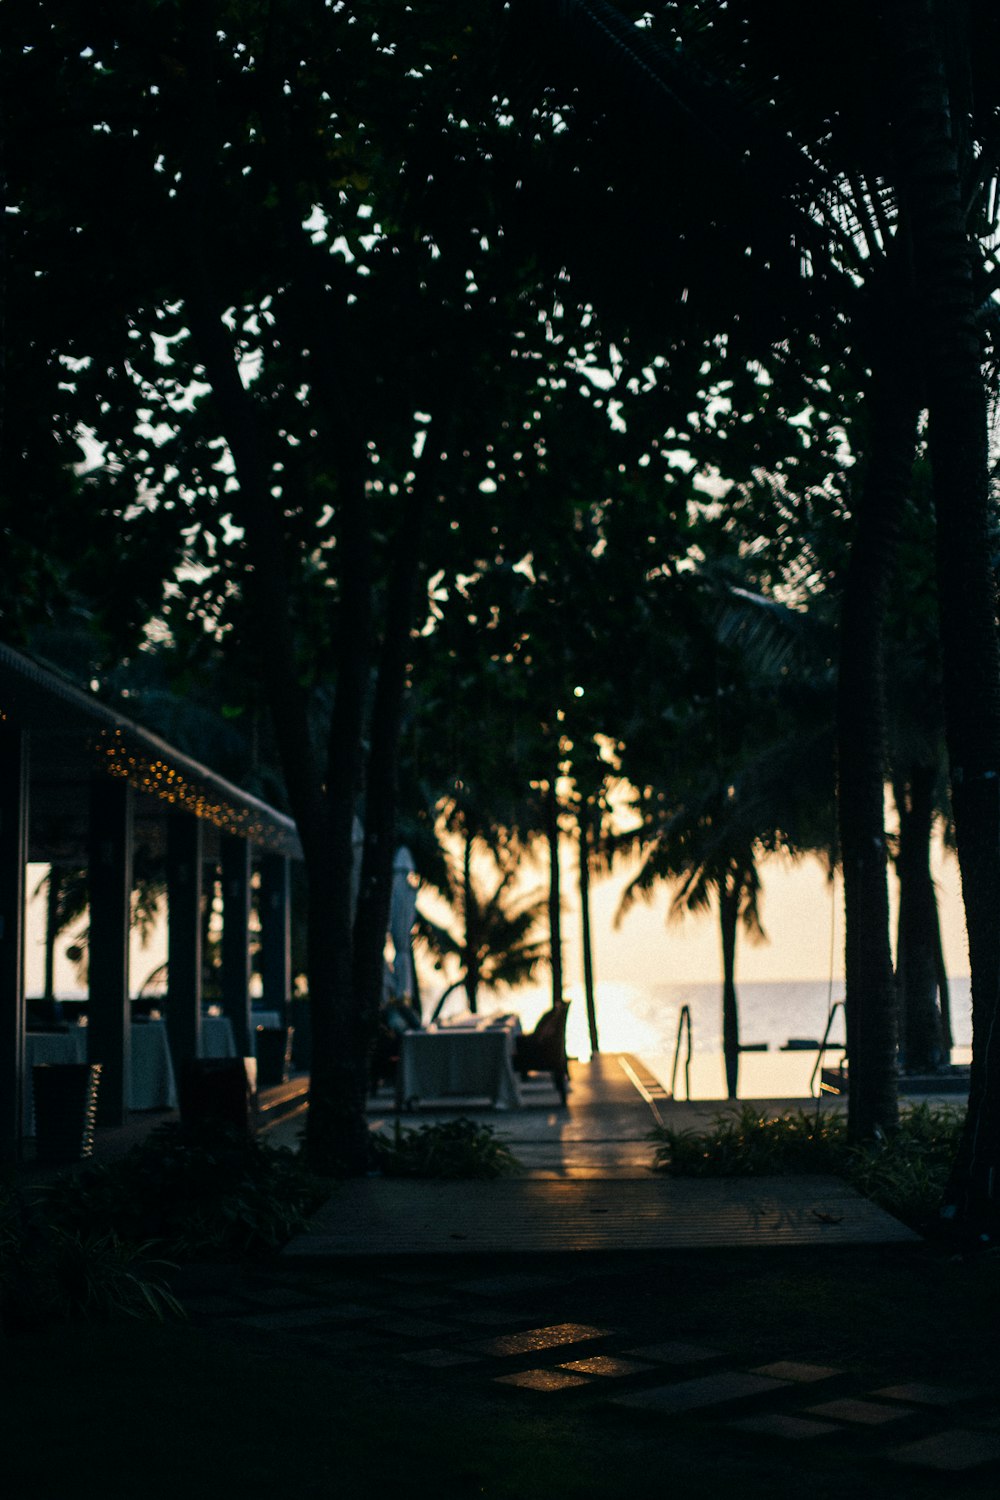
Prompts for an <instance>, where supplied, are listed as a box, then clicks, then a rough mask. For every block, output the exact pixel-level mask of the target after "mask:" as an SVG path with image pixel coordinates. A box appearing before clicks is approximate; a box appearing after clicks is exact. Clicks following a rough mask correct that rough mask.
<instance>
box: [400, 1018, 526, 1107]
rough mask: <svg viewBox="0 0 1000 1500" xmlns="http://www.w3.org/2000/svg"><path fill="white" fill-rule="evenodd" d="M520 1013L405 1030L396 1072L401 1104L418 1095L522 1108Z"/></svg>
mask: <svg viewBox="0 0 1000 1500" xmlns="http://www.w3.org/2000/svg"><path fill="white" fill-rule="evenodd" d="M520 1029H521V1026H520V1022H519V1021H518V1019H517V1017H516V1016H498V1017H482V1018H481V1017H470V1018H465V1019H463V1020H462V1021H460V1022H457V1023H454V1022H453V1023H450V1024H444V1025H441V1026H428V1027H426V1028H425V1029H423V1030H421V1031H404V1032H403V1034H402V1036H401V1037H400V1049H399V1067H398V1069H397V1073H396V1103H397V1106H398V1107H399V1108H403V1107H409V1106H412V1105H413V1104H414V1103H415V1102H416V1101H417V1100H421V1101H424V1102H427V1101H430V1100H442V1101H443V1100H448V1099H488V1100H490V1102H491V1103H492V1104H493V1106H494V1108H495V1109H517V1108H518V1107H519V1105H520V1103H521V1093H520V1090H519V1088H518V1084H517V1074H516V1073H515V1072H514V1063H513V1057H514V1043H515V1040H516V1038H517V1035H518V1033H519V1032H520Z"/></svg>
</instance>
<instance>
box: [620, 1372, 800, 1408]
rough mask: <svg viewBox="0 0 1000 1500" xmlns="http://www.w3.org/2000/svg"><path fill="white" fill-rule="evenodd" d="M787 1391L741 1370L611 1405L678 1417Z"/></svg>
mask: <svg viewBox="0 0 1000 1500" xmlns="http://www.w3.org/2000/svg"><path fill="white" fill-rule="evenodd" d="M787 1389H788V1387H787V1385H786V1384H785V1382H784V1381H781V1380H771V1379H769V1378H768V1377H767V1376H766V1375H748V1374H745V1373H744V1372H743V1371H742V1370H720V1371H719V1372H718V1373H717V1374H715V1375H703V1376H700V1377H699V1378H698V1379H697V1380H679V1381H677V1382H676V1383H675V1384H673V1385H660V1386H655V1387H654V1388H653V1389H652V1390H647V1391H634V1392H632V1393H631V1394H630V1395H628V1396H616V1397H615V1399H614V1401H613V1402H612V1405H614V1406H622V1407H627V1408H628V1409H629V1410H631V1411H648V1412H659V1413H662V1414H663V1415H664V1416H676V1415H679V1414H681V1413H690V1412H697V1411H704V1410H708V1409H710V1408H711V1407H713V1406H723V1405H725V1404H727V1403H728V1402H730V1401H745V1400H747V1399H748V1398H749V1397H754V1396H764V1395H769V1394H771V1393H773V1392H774V1391H779V1390H787Z"/></svg>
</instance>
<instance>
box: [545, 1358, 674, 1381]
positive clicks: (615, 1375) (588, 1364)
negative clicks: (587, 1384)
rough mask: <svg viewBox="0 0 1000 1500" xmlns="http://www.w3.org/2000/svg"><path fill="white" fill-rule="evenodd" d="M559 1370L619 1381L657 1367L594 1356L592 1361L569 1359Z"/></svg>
mask: <svg viewBox="0 0 1000 1500" xmlns="http://www.w3.org/2000/svg"><path fill="white" fill-rule="evenodd" d="M559 1368H560V1369H561V1370H572V1371H573V1372H574V1373H578V1374H580V1375H601V1376H607V1377H608V1378H609V1379H612V1380H617V1379H620V1378H621V1377H622V1376H625V1375H639V1374H642V1373H644V1372H645V1371H647V1370H653V1369H655V1368H656V1366H655V1365H650V1364H644V1363H643V1361H642V1360H638V1359H621V1358H620V1357H619V1356H618V1355H615V1354H594V1355H592V1356H591V1358H590V1359H568V1360H566V1361H565V1362H564V1363H563V1364H561V1365H560V1366H559Z"/></svg>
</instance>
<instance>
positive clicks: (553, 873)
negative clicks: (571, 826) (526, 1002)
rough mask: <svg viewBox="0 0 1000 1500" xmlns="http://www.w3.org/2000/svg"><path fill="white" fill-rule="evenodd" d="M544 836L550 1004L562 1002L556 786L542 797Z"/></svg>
mask: <svg viewBox="0 0 1000 1500" xmlns="http://www.w3.org/2000/svg"><path fill="white" fill-rule="evenodd" d="M545 836H546V839H547V841H548V846H549V953H550V958H551V964H552V1004H553V1006H555V1005H557V1004H558V1002H559V1001H560V1000H561V999H562V992H563V968H562V888H561V882H560V877H559V803H558V801H557V798H556V788H555V783H554V782H553V783H551V784H550V786H549V789H548V791H547V792H546V794H545Z"/></svg>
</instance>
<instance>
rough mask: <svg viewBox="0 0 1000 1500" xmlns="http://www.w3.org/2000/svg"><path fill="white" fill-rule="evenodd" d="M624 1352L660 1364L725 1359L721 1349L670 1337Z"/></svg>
mask: <svg viewBox="0 0 1000 1500" xmlns="http://www.w3.org/2000/svg"><path fill="white" fill-rule="evenodd" d="M625 1353H626V1354H634V1355H635V1356H636V1358H638V1359H653V1360H656V1362H657V1363H658V1364H661V1365H693V1364H700V1363H701V1361H702V1360H710V1359H725V1355H724V1354H723V1353H722V1351H721V1349H706V1348H705V1347H704V1345H702V1344H683V1343H678V1342H677V1341H675V1340H671V1339H668V1340H667V1341H666V1342H664V1343H660V1344H641V1345H639V1347H638V1348H636V1349H626V1350H625ZM758 1373H760V1372H758Z"/></svg>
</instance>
